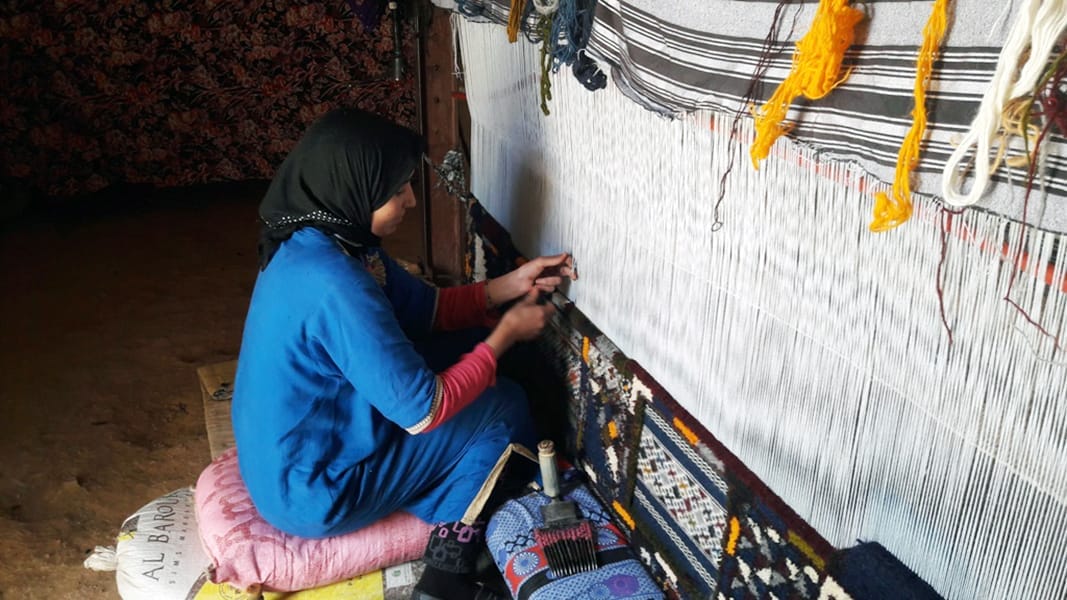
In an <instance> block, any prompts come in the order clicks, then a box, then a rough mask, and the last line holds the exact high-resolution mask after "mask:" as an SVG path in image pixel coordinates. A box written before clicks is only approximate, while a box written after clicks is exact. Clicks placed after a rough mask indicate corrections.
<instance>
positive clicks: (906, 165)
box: [870, 0, 948, 231]
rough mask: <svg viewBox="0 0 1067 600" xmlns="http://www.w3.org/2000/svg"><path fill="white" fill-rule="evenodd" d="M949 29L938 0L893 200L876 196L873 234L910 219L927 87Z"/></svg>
mask: <svg viewBox="0 0 1067 600" xmlns="http://www.w3.org/2000/svg"><path fill="white" fill-rule="evenodd" d="M947 27H948V0H936V2H934V8H933V11H932V12H931V13H930V18H929V19H927V21H926V26H925V27H923V43H922V46H920V47H919V57H918V59H917V60H916V63H915V87H914V92H913V93H914V96H915V108H913V109H912V111H911V117H912V121H911V128H910V129H908V134H907V135H905V136H904V141H903V142H902V143H901V144H900V151H899V152H898V153H897V168H896V173H895V174H894V178H893V189H892V193H893V195H892V197H890V195H889V194H887V193H886V192H878V193H877V194H875V195H874V215H873V219H872V220H871V225H870V229H871V231H888V230H890V229H893V228H894V227H897V226H898V225H902V224H903V223H904V222H905V221H907V220H908V219H910V218H911V172H912V170H914V169H915V167H916V166H918V164H919V144H920V143H921V142H922V140H923V137H924V136H925V135H926V86H927V85H929V83H930V73H931V72H932V71H933V68H934V61H935V60H936V59H937V55H938V52H939V51H940V49H941V41H942V40H943V39H944V38H945V29H946V28H947Z"/></svg>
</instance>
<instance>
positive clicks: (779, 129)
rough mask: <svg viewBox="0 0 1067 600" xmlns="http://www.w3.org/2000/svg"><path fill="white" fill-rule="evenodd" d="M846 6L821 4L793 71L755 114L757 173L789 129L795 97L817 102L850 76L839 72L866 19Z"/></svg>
mask: <svg viewBox="0 0 1067 600" xmlns="http://www.w3.org/2000/svg"><path fill="white" fill-rule="evenodd" d="M849 2H850V0H820V2H819V7H818V8H817V9H816V11H815V19H814V20H813V21H812V23H811V29H810V30H808V32H807V33H806V34H804V37H802V38H801V39H800V41H798V42H797V47H796V51H795V52H793V68H792V70H791V71H790V72H789V75H788V76H787V77H786V78H785V81H783V82H782V83H781V84H780V85H779V86H778V89H776V90H775V91H774V94H772V95H771V98H770V99H769V100H767V103H766V104H764V105H763V106H762V107H761V108H759V109H758V110H757V111H755V118H756V122H755V127H756V139H755V140H754V141H753V142H752V148H751V149H750V150H749V155H750V156H751V157H752V166H754V167H755V168H757V169H759V161H761V160H763V159H764V158H767V155H768V154H770V151H771V146H772V145H773V144H774V142H775V140H777V139H778V138H779V137H780V136H781V135H782V134H784V133H787V132H788V131H789V130H790V129H792V125H788V124H786V123H785V115H786V113H787V112H788V111H789V105H790V104H791V103H792V102H793V100H794V99H796V97H797V96H799V95H801V94H803V95H804V96H806V97H807V98H809V99H811V100H817V99H819V98H822V97H823V96H825V95H826V94H829V93H830V91H831V90H833V89H834V88H835V87H837V86H838V85H840V84H841V83H842V82H844V81H845V80H846V79H848V75H849V73H845V74H844V75H838V72H839V71H840V70H841V61H842V60H844V57H845V50H847V49H848V47H849V46H851V45H852V41H853V40H854V39H855V37H856V32H855V28H856V24H857V23H859V22H860V21H861V20H863V17H864V16H865V15H864V13H863V11H862V10H859V9H858V8H853V7H851V6H849Z"/></svg>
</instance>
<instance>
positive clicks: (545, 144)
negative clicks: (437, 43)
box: [459, 22, 1067, 600]
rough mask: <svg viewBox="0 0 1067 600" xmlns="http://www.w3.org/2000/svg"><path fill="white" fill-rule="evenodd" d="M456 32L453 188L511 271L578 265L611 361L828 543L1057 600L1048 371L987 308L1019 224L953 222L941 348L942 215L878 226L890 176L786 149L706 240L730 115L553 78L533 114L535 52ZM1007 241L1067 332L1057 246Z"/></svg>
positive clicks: (1055, 383) (1027, 291)
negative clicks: (545, 101)
mask: <svg viewBox="0 0 1067 600" xmlns="http://www.w3.org/2000/svg"><path fill="white" fill-rule="evenodd" d="M459 28H460V41H461V49H462V52H463V59H464V65H465V68H466V90H467V95H468V100H469V103H470V104H469V105H470V110H471V118H472V153H473V156H472V165H473V166H472V182H471V183H472V191H473V192H474V194H475V195H476V196H477V198H478V199H479V201H481V202H482V203H483V204H484V205H485V206H486V208H487V209H488V210H489V212H490V213H491V214H492V215H493V216H494V217H495V218H496V219H497V220H499V221H500V222H501V223H502V224H503V225H504V226H505V227H506V228H507V229H508V230H509V231H510V232H511V234H512V236H513V239H514V241H515V243H516V245H517V246H518V248H519V249H520V250H521V251H522V252H523V253H524V254H526V255H528V256H533V255H536V254H549V253H556V252H559V251H563V250H566V251H570V252H572V253H573V254H574V255H575V256H576V257H577V259H578V260H579V261H581V264H582V271H581V274H582V277H581V279H580V280H579V281H576V282H574V283H573V284H572V285H571V287H570V290H569V292H568V295H569V297H570V298H571V299H572V300H573V301H574V302H575V303H576V305H577V307H578V308H579V309H580V310H581V311H582V312H583V313H584V314H586V315H587V316H588V317H589V318H590V319H591V320H592V321H593V322H594V323H596V325H597V326H598V327H599V328H600V329H601V330H602V331H603V332H604V333H605V334H606V335H607V336H608V337H609V338H610V339H611V340H612V341H613V342H614V343H615V344H616V345H617V346H618V347H619V348H620V349H621V350H622V351H623V352H625V353H626V354H627V355H629V356H630V357H632V358H634V359H635V360H637V361H638V362H639V363H640V364H641V365H642V366H644V367H645V368H646V369H647V370H648V371H649V372H650V373H651V374H652V375H653V376H654V377H655V378H656V379H657V380H658V381H659V382H660V383H661V384H662V385H663V386H664V387H665V389H667V390H668V391H669V392H670V393H671V394H672V395H673V396H674V397H675V398H676V399H677V400H678V401H679V402H680V403H681V404H682V405H683V406H684V407H685V408H686V410H688V411H689V412H690V413H691V414H692V415H693V416H694V417H695V418H697V419H698V420H699V421H700V422H701V423H702V424H703V425H704V426H705V427H707V429H708V430H709V431H711V432H712V433H713V434H714V435H715V436H716V437H718V438H719V439H720V440H721V441H722V442H723V443H724V444H725V445H726V446H727V447H728V448H730V449H731V451H733V452H734V453H735V454H737V455H738V456H739V457H740V458H741V459H742V460H743V461H744V462H745V463H746V464H747V465H748V466H749V467H750V468H751V469H752V470H753V471H754V472H755V473H756V474H757V475H758V476H759V477H760V478H762V479H763V480H764V481H765V482H766V483H767V484H768V485H769V486H770V487H771V488H772V489H773V490H774V491H775V492H776V493H778V494H779V495H781V496H782V498H783V499H785V501H786V502H787V503H789V504H790V505H791V506H792V507H793V508H794V509H795V510H796V511H797V512H798V513H799V514H800V515H801V517H803V518H805V519H806V520H808V521H809V522H810V523H811V524H812V525H813V526H815V528H816V529H817V530H818V531H819V532H820V533H821V534H822V535H824V536H825V537H826V538H827V539H828V540H830V542H831V543H833V544H835V545H837V546H839V547H847V546H851V545H853V544H854V543H855V541H856V540H857V539H865V540H876V541H878V542H880V543H882V544H883V545H885V546H886V547H887V548H889V550H890V551H892V552H893V553H894V554H895V555H896V556H897V557H899V558H900V559H901V560H902V561H903V562H904V563H905V564H907V565H908V566H910V567H911V568H912V569H914V570H915V571H916V572H917V573H918V574H919V575H920V576H921V577H923V578H924V579H925V580H926V581H928V582H930V584H931V585H933V586H934V587H935V588H936V589H937V590H939V591H940V592H941V593H942V594H943V595H944V596H945V597H946V598H948V599H949V600H955V599H960V600H962V599H967V600H973V599H976V598H978V599H982V598H990V599H992V598H998V599H999V598H1061V597H1064V595H1065V593H1067V553H1065V552H1063V549H1062V546H1063V542H1062V532H1063V531H1064V530H1065V528H1067V476H1065V473H1067V418H1065V417H1064V415H1067V369H1064V368H1063V366H1062V363H1063V362H1064V356H1063V352H1062V351H1060V350H1057V349H1056V348H1055V346H1054V344H1053V343H1052V341H1051V340H1050V339H1049V338H1047V337H1045V336H1044V335H1042V334H1041V333H1040V332H1038V331H1037V330H1036V329H1035V328H1034V327H1033V326H1031V325H1030V324H1029V323H1027V322H1026V321H1025V320H1024V319H1023V317H1022V316H1021V315H1020V314H1019V313H1018V312H1017V311H1016V310H1015V309H1014V308H1012V307H1011V306H1010V305H1008V304H1007V303H1006V302H1004V300H1003V296H1004V294H1005V293H1006V291H1007V285H1008V280H1009V277H1010V276H1011V273H1012V266H1011V265H1012V261H1010V260H1004V259H1003V252H1005V245H1007V251H1008V252H1009V255H1010V254H1011V253H1014V252H1015V251H1016V250H1017V249H1016V248H1015V246H1014V245H1015V244H1016V240H1018V239H1019V229H1018V227H1020V226H1019V225H1018V224H1016V223H1013V222H1010V221H1007V220H1005V219H1003V218H1000V217H997V216H993V215H989V214H986V213H982V212H978V211H968V213H966V214H964V215H961V216H957V217H954V223H953V229H952V233H951V234H950V239H949V246H948V254H947V257H946V262H945V265H944V269H943V271H944V274H943V282H944V289H945V303H946V309H947V316H948V318H949V322H950V324H951V326H952V327H953V330H954V333H955V343H954V344H953V345H951V346H949V344H948V340H947V336H946V335H945V334H944V331H943V329H942V327H941V322H940V313H939V309H938V301H937V296H936V290H935V274H936V272H937V265H938V262H939V260H940V256H941V247H940V243H939V240H940V219H941V214H940V212H939V211H938V206H937V203H936V202H934V201H932V200H930V199H924V198H917V199H916V203H915V214H914V217H913V219H912V221H911V222H909V224H908V226H907V227H902V228H899V229H897V230H894V231H893V232H892V233H891V234H886V235H877V234H872V233H870V232H869V231H868V230H867V221H868V218H869V214H870V210H871V204H870V203H871V197H870V192H869V190H870V189H871V188H873V187H875V186H884V185H885V184H884V183H883V182H877V181H874V180H873V179H870V178H869V177H868V176H867V175H866V174H865V173H863V172H861V171H860V170H859V169H857V168H855V167H853V166H851V165H847V164H838V163H825V162H821V161H820V160H819V159H818V157H817V156H816V154H815V152H813V151H812V150H811V149H808V148H804V147H799V146H797V145H796V144H793V143H790V142H785V143H780V144H778V145H776V147H775V154H772V156H771V157H770V158H769V159H768V160H767V161H765V164H764V166H763V167H762V168H761V169H760V170H759V171H754V170H752V169H737V168H735V169H734V170H733V173H732V174H731V175H730V177H729V178H728V179H727V181H726V188H727V189H726V196H725V198H726V200H725V202H724V203H723V206H722V216H723V221H724V222H725V226H724V227H723V229H722V230H721V231H719V232H717V233H714V234H713V233H711V232H710V229H711V224H712V222H713V214H712V213H713V209H714V203H715V199H716V197H717V196H718V191H719V179H720V177H721V175H722V173H723V171H724V169H725V168H726V165H727V164H728V163H729V157H730V153H731V152H734V153H736V155H735V156H734V162H735V163H736V164H744V160H745V153H746V152H747V143H745V142H741V143H737V142H732V141H731V140H730V139H729V137H728V135H727V134H728V132H729V131H730V122H731V119H732V115H719V114H710V113H699V114H695V115H692V116H690V117H686V118H684V119H678V120H674V121H669V120H665V119H662V118H659V117H657V116H656V115H654V114H653V113H650V112H648V111H646V110H644V109H642V108H640V107H639V106H637V105H636V104H634V103H633V102H631V101H630V100H628V99H627V98H626V97H625V96H623V94H622V93H621V92H620V91H619V90H618V89H616V88H615V87H614V86H613V85H612V84H609V87H608V89H605V90H601V91H598V92H596V93H589V92H588V91H586V90H585V89H584V88H582V87H581V86H580V85H579V84H578V83H577V82H576V81H574V79H573V78H572V77H570V76H569V74H568V73H566V72H561V73H560V74H559V75H553V82H552V84H553V88H552V89H553V102H554V103H555V106H556V107H557V110H555V111H553V114H552V115H551V116H549V117H547V118H546V117H544V116H543V115H542V114H541V113H540V110H539V108H538V92H539V73H540V70H539V65H538V53H537V48H536V47H535V46H533V45H532V44H528V43H525V42H523V43H518V44H508V43H507V38H506V35H505V33H504V30H503V28H501V27H500V26H495V25H488V24H477V23H470V22H462V23H460V25H459ZM742 129H743V131H741V133H740V136H741V140H750V139H752V128H751V122H750V121H748V120H746V121H745V122H744V127H743V128H742ZM1018 250H1022V251H1025V252H1026V253H1027V255H1028V257H1029V260H1027V261H1026V268H1025V270H1024V271H1020V272H1018V274H1017V278H1016V283H1015V286H1014V288H1013V289H1012V291H1011V294H1012V298H1013V299H1014V300H1015V301H1017V302H1018V303H1019V304H1020V305H1021V306H1022V307H1023V308H1024V309H1026V310H1027V311H1029V313H1030V314H1031V315H1032V316H1033V318H1034V319H1035V320H1037V321H1038V322H1039V323H1041V324H1043V325H1044V326H1046V327H1048V328H1049V329H1050V330H1051V332H1052V333H1053V334H1054V335H1059V336H1061V338H1067V330H1065V328H1064V322H1065V320H1067V319H1065V317H1067V293H1064V292H1063V291H1062V290H1061V287H1060V286H1062V282H1064V280H1065V277H1067V236H1060V235H1055V234H1050V233H1045V232H1041V231H1038V230H1027V231H1026V236H1025V239H1024V247H1023V248H1021V249H1018ZM1046 267H1049V269H1050V272H1049V273H1047V274H1046V272H1045V269H1046ZM1046 275H1047V277H1048V280H1049V281H1051V282H1052V284H1051V285H1049V284H1046Z"/></svg>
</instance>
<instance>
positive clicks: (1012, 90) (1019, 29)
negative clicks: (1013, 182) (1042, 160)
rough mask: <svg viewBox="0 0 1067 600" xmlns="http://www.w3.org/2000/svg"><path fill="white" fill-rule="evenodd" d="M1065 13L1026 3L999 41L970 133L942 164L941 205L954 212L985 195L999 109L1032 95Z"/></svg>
mask: <svg viewBox="0 0 1067 600" xmlns="http://www.w3.org/2000/svg"><path fill="white" fill-rule="evenodd" d="M1065 8H1067V7H1065V0H1046V1H1042V0H1029V1H1028V2H1027V4H1026V5H1025V6H1023V10H1022V11H1021V12H1020V15H1019V17H1018V20H1017V21H1016V22H1015V25H1014V26H1012V29H1011V32H1010V33H1009V34H1008V38H1007V40H1005V42H1004V47H1003V49H1002V50H1001V52H1000V57H999V58H998V59H997V68H996V71H995V72H994V73H993V79H992V80H991V81H990V82H989V87H988V88H987V90H986V93H985V95H984V96H983V97H982V102H981V104H980V105H979V108H978V113H977V114H976V115H975V118H974V120H973V121H972V122H971V128H970V129H969V130H968V131H967V134H966V135H965V136H964V137H963V140H962V141H961V142H960V144H959V146H957V147H956V149H955V150H953V152H952V155H951V156H950V157H949V159H948V161H947V162H946V164H945V169H944V171H943V173H942V177H941V196H942V197H943V198H944V200H945V202H946V203H948V204H950V205H952V206H958V207H965V206H971V205H973V204H975V203H977V202H978V200H979V199H980V198H981V197H982V194H984V193H985V190H986V188H987V187H988V186H989V179H990V176H991V175H992V164H991V158H992V157H991V156H990V150H991V147H992V144H993V140H994V138H996V136H997V133H998V131H999V129H1000V122H1001V113H1002V111H1003V110H1004V106H1005V104H1007V102H1008V100H1010V99H1012V98H1016V97H1018V96H1021V95H1024V94H1029V93H1030V92H1032V91H1033V88H1034V86H1035V85H1036V84H1037V80H1038V78H1040V76H1041V74H1042V73H1043V72H1044V68H1045V64H1046V63H1047V62H1048V55H1049V52H1051V50H1052V47H1053V45H1054V44H1055V42H1056V39H1057V38H1058V37H1059V35H1060V33H1062V31H1063V29H1064V27H1065V26H1067V10H1065ZM1027 49H1030V55H1029V57H1028V58H1027V61H1026V63H1025V64H1024V65H1023V68H1022V69H1021V70H1020V73H1019V77H1018V78H1017V79H1015V80H1013V79H1012V75H1013V73H1014V72H1015V70H1016V68H1017V67H1018V65H1019V60H1020V57H1022V55H1023V53H1024V52H1026V51H1027ZM972 146H973V147H974V149H975V152H974V181H973V184H972V186H971V190H970V191H969V192H967V193H963V192H962V187H963V183H964V179H965V178H964V174H963V173H961V171H960V164H961V163H962V162H963V160H964V158H965V157H966V156H967V154H968V153H969V152H970V150H971V148H972Z"/></svg>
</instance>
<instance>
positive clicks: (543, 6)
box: [533, 0, 559, 17]
mask: <svg viewBox="0 0 1067 600" xmlns="http://www.w3.org/2000/svg"><path fill="white" fill-rule="evenodd" d="M533 5H534V10H536V11H537V14H539V15H541V16H545V17H547V16H548V15H550V14H552V13H554V12H556V11H557V10H559V0H533Z"/></svg>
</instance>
